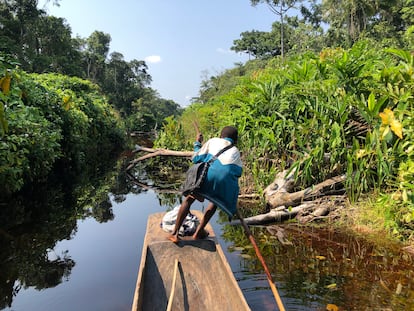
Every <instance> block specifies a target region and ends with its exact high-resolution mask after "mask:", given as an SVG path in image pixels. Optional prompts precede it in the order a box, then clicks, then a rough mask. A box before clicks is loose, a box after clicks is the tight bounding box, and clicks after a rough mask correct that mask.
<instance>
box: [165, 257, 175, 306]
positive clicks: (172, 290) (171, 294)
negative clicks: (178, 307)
mask: <svg viewBox="0 0 414 311" xmlns="http://www.w3.org/2000/svg"><path fill="white" fill-rule="evenodd" d="M177 271H178V259H177V258H175V261H174V275H173V281H172V285H171V293H170V298H169V299H168V305H167V311H171V309H172V303H173V300H174V293H175V280H176V279H177Z"/></svg>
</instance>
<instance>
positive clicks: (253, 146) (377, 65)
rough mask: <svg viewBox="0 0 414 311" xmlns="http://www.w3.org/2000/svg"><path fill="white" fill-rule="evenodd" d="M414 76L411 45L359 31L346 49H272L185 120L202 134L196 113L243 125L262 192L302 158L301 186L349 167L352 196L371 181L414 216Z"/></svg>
mask: <svg viewBox="0 0 414 311" xmlns="http://www.w3.org/2000/svg"><path fill="white" fill-rule="evenodd" d="M413 81H414V59H413V55H412V53H410V52H408V51H404V50H399V49H384V48H382V47H381V46H380V45H378V44H377V43H375V42H373V41H360V42H358V43H357V44H355V45H354V46H353V47H352V48H351V49H348V50H344V49H325V50H323V51H322V52H321V53H320V54H319V55H314V54H312V53H304V54H298V55H292V56H290V57H289V58H287V59H286V60H285V61H284V62H280V60H278V59H272V60H271V61H269V62H268V65H267V66H266V67H265V68H264V69H259V70H257V71H255V72H253V73H250V74H248V75H245V76H244V77H243V78H239V83H238V85H236V86H235V87H233V88H232V89H231V90H229V91H228V93H227V94H224V95H221V96H217V97H212V98H213V99H212V100H210V101H209V102H208V103H207V104H193V105H191V106H190V107H189V108H187V109H186V110H185V111H184V113H183V115H182V117H181V118H180V122H181V124H182V126H183V129H184V132H185V133H191V134H186V135H185V137H186V139H191V138H192V137H193V136H194V134H195V131H194V129H193V128H192V127H191V120H197V121H198V123H199V124H200V129H201V131H202V132H203V133H204V134H205V136H207V137H208V136H210V137H211V136H212V135H216V133H217V132H218V130H219V129H220V128H221V127H222V126H224V125H228V124H234V125H236V126H237V127H238V129H239V136H240V139H239V148H240V149H241V151H242V154H243V161H244V165H245V167H246V169H245V172H248V174H249V177H247V178H246V179H247V180H250V185H248V186H250V187H252V186H253V185H254V187H255V188H256V191H258V192H260V191H261V190H262V189H263V188H264V187H265V186H267V185H268V184H269V183H270V182H271V181H272V178H274V174H275V173H276V172H277V171H280V170H283V169H286V168H291V169H293V168H296V176H295V177H296V182H297V186H298V187H299V188H304V187H308V186H311V185H313V184H316V183H318V182H322V181H324V180H326V179H327V178H330V177H332V176H335V175H341V174H346V175H347V181H346V188H347V192H348V196H349V198H350V199H351V200H353V201H356V200H357V199H358V198H359V197H360V196H361V194H363V193H367V192H370V191H372V190H377V191H380V192H381V191H382V192H384V193H390V194H395V195H393V200H394V201H396V202H397V201H398V202H399V203H398V204H397V203H396V205H397V206H400V207H401V208H402V210H401V213H397V212H396V211H394V212H393V214H392V215H393V217H402V218H404V219H406V220H407V221H408V220H409V216H407V215H411V214H410V212H409V211H410V208H412V206H413V205H414V201H413V195H414V192H413V186H412V184H413V178H414V175H413V163H414V159H413V155H414V145H413V144H414V143H413V142H414V137H413V127H414V121H413V113H414V112H413ZM165 135H166V136H168V134H165ZM403 206H404V208H403ZM409 206H411V207H409ZM397 210H398V207H397ZM403 210H406V211H407V212H403ZM410 217H411V216H410ZM408 222H412V220H411V218H410V220H409V221H408Z"/></svg>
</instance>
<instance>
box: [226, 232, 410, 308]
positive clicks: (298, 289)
mask: <svg viewBox="0 0 414 311" xmlns="http://www.w3.org/2000/svg"><path fill="white" fill-rule="evenodd" d="M281 227H282V226H281ZM283 228H284V229H285V236H286V237H287V238H288V240H289V241H291V242H292V243H293V245H290V246H289V245H288V246H283V245H282V244H281V243H280V242H279V241H278V239H277V238H276V236H274V235H272V234H269V233H268V232H267V230H266V229H268V230H269V229H270V228H252V229H253V233H254V236H255V238H256V241H257V243H258V245H259V247H260V249H261V253H262V255H263V256H264V258H265V260H266V263H267V265H268V267H269V269H270V271H271V273H272V275H273V276H275V277H274V279H275V281H276V283H277V285H278V288H279V289H280V290H281V291H282V292H283V293H284V294H285V296H286V297H289V298H290V299H295V300H297V301H300V304H301V305H303V306H304V307H309V308H310V309H313V308H315V306H323V305H326V304H328V303H334V304H337V305H338V306H341V307H342V308H344V309H346V310H359V309H366V308H368V309H370V310H380V309H381V310H382V309H387V310H388V309H390V310H391V309H392V310H411V309H413V308H414V301H413V300H412V296H411V297H410V295H412V292H411V288H413V287H414V280H413V277H412V276H413V269H412V266H413V262H414V260H413V258H411V257H409V256H408V255H407V254H401V252H399V251H398V250H397V251H395V250H393V248H392V247H391V246H390V245H383V244H381V243H380V242H376V243H370V242H367V241H366V240H364V239H363V238H358V237H356V236H353V235H350V234H345V233H340V232H337V231H333V230H323V229H315V228H310V227H300V226H297V225H283ZM223 237H224V239H225V240H228V241H232V242H233V243H234V245H235V246H238V247H242V248H243V249H242V251H241V253H242V254H241V255H242V256H243V259H241V264H242V266H243V270H245V271H249V272H250V273H257V274H263V267H262V266H261V264H260V262H259V261H258V260H257V259H256V254H255V252H254V250H253V249H252V248H251V247H250V243H249V241H248V240H247V239H246V238H245V236H244V234H243V232H242V229H241V227H239V226H237V227H236V226H230V225H226V226H225V227H224V235H223ZM398 284H400V285H398ZM398 288H400V290H401V292H400V293H399V294H397V293H396V292H397V289H398Z"/></svg>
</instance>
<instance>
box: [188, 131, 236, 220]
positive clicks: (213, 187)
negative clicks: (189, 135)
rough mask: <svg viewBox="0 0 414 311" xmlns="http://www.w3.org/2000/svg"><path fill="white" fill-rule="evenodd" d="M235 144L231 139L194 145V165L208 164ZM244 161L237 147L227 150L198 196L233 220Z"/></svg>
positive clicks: (216, 161) (215, 164)
mask: <svg viewBox="0 0 414 311" xmlns="http://www.w3.org/2000/svg"><path fill="white" fill-rule="evenodd" d="M231 143H233V141H232V139H231V138H211V139H209V140H208V141H207V142H206V143H205V144H204V145H203V146H201V144H200V143H199V142H195V143H194V151H195V155H194V156H193V162H194V163H200V162H208V160H210V159H211V158H212V157H213V156H214V155H216V154H217V153H218V152H219V151H220V150H221V149H223V148H224V147H226V146H228V145H229V144H231ZM242 166H243V164H242V161H241V158H240V152H239V150H238V149H237V147H236V146H233V147H232V148H230V149H228V150H226V151H225V152H224V153H222V154H221V155H220V156H219V157H218V159H216V160H215V161H214V162H213V163H212V164H211V166H210V168H209V169H208V173H207V177H206V179H205V180H204V182H203V184H202V186H201V188H200V190H199V191H197V192H196V194H199V195H201V196H202V197H204V198H206V199H207V200H209V201H210V202H213V203H214V204H215V205H217V206H218V207H219V208H221V209H222V210H223V211H224V212H226V214H227V215H228V216H229V217H230V218H231V217H233V215H234V214H235V213H236V210H237V199H238V196H239V177H240V176H241V174H242V170H243V169H242Z"/></svg>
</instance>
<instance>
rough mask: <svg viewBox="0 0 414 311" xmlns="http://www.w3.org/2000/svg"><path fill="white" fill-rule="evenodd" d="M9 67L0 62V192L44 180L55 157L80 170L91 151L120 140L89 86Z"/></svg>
mask: <svg viewBox="0 0 414 311" xmlns="http://www.w3.org/2000/svg"><path fill="white" fill-rule="evenodd" d="M10 67H11V66H10V65H8V62H4V61H2V62H0V72H2V75H1V76H0V79H3V80H2V81H3V82H2V88H1V93H0V101H1V102H2V108H3V115H2V119H3V121H2V124H3V125H2V133H3V135H2V137H1V138H0V184H1V185H2V187H1V190H2V192H3V194H4V195H7V194H10V193H13V192H16V191H18V190H20V189H21V188H22V187H23V186H24V185H25V184H26V183H28V182H31V181H36V182H39V181H42V180H44V179H45V178H46V177H47V176H48V174H49V173H50V172H51V171H52V169H53V168H54V166H55V165H56V163H57V161H58V160H59V161H61V162H64V163H66V165H70V166H73V167H75V168H80V167H82V165H83V164H84V163H85V162H86V159H88V157H90V155H91V154H101V153H110V152H111V151H113V150H115V149H116V148H118V147H120V146H121V145H122V144H123V142H124V139H125V137H124V131H123V128H122V124H121V123H120V121H119V119H118V117H117V115H116V113H115V112H114V110H113V109H112V108H111V107H110V106H109V105H108V103H107V102H106V101H105V99H104V97H103V96H102V95H100V93H99V89H98V88H97V87H96V86H95V85H93V84H92V83H90V82H88V81H85V80H81V79H79V78H69V77H66V76H61V75H56V74H44V75H36V74H32V75H28V74H26V73H25V72H23V71H20V70H16V69H10ZM4 79H6V80H7V81H8V82H7V83H5V82H4V81H5V80H4Z"/></svg>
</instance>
